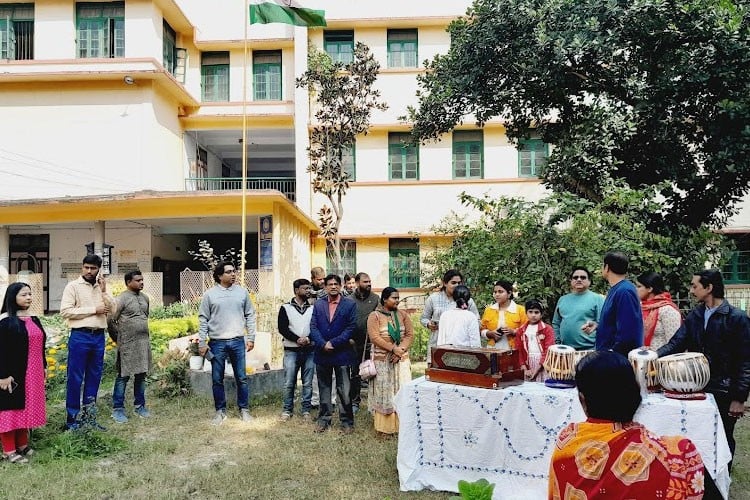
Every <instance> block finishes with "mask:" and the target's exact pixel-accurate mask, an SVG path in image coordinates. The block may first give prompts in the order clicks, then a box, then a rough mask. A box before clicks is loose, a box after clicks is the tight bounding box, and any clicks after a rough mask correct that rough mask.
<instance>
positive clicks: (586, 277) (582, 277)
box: [570, 276, 589, 281]
mask: <svg viewBox="0 0 750 500" xmlns="http://www.w3.org/2000/svg"><path fill="white" fill-rule="evenodd" d="M570 279H571V280H572V281H586V280H587V279H589V277H588V276H573V277H571V278H570Z"/></svg>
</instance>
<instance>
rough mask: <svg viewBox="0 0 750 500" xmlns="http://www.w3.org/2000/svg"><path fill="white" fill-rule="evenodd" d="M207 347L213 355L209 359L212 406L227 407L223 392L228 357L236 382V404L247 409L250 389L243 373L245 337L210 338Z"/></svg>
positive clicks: (224, 408) (218, 408) (219, 408)
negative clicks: (212, 396) (212, 395)
mask: <svg viewBox="0 0 750 500" xmlns="http://www.w3.org/2000/svg"><path fill="white" fill-rule="evenodd" d="M208 347H209V348H210V349H211V352H212V353H213V355H214V359H212V360H211V382H212V388H213V392H214V406H215V407H216V409H217V410H226V409H227V398H226V395H225V393H224V364H225V363H226V360H227V359H229V363H230V364H231V365H232V370H234V381H235V382H236V383H237V406H238V407H239V408H240V409H245V410H247V409H249V408H250V406H249V404H248V403H249V400H250V390H249V387H248V385H247V374H246V373H245V352H246V351H245V337H235V338H233V339H228V340H219V339H215V340H210V341H209V342H208Z"/></svg>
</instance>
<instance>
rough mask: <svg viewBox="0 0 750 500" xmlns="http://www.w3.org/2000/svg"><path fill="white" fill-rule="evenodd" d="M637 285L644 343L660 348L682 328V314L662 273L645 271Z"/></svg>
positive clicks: (639, 277)
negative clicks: (667, 287) (666, 286)
mask: <svg viewBox="0 0 750 500" xmlns="http://www.w3.org/2000/svg"><path fill="white" fill-rule="evenodd" d="M635 286H636V288H637V290H638V297H639V298H640V299H641V310H642V311H643V345H645V346H647V347H651V348H652V349H658V348H660V347H661V346H663V345H664V344H666V343H667V342H669V339H671V338H672V335H674V334H675V332H676V331H677V330H678V329H679V328H680V326H681V325H682V314H680V310H679V309H678V308H677V306H676V305H675V303H674V302H673V301H672V296H671V295H670V294H669V292H667V291H666V290H665V289H664V280H663V279H662V277H661V275H659V274H657V273H654V272H648V273H643V274H641V275H640V276H638V278H637V279H636V282H635Z"/></svg>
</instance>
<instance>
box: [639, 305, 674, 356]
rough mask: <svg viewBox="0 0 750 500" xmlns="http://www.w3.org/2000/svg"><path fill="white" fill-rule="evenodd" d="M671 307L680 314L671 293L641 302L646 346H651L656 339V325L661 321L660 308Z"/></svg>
mask: <svg viewBox="0 0 750 500" xmlns="http://www.w3.org/2000/svg"><path fill="white" fill-rule="evenodd" d="M664 306H669V307H673V308H674V309H675V310H676V311H678V312H679V309H678V308H677V306H676V305H675V303H674V302H673V301H672V296H671V295H670V294H669V292H662V293H660V294H658V295H654V296H653V297H652V298H650V299H646V300H643V301H641V311H642V312H643V339H644V345H647V346H650V345H651V341H652V340H653V339H654V332H655V331H656V324H657V323H658V320H659V308H661V307H664Z"/></svg>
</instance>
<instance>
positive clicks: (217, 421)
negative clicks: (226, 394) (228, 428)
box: [211, 410, 227, 426]
mask: <svg viewBox="0 0 750 500" xmlns="http://www.w3.org/2000/svg"><path fill="white" fill-rule="evenodd" d="M226 419H227V412H226V410H216V415H214V418H213V420H211V425H216V426H219V425H221V424H223V423H224V420H226Z"/></svg>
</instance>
